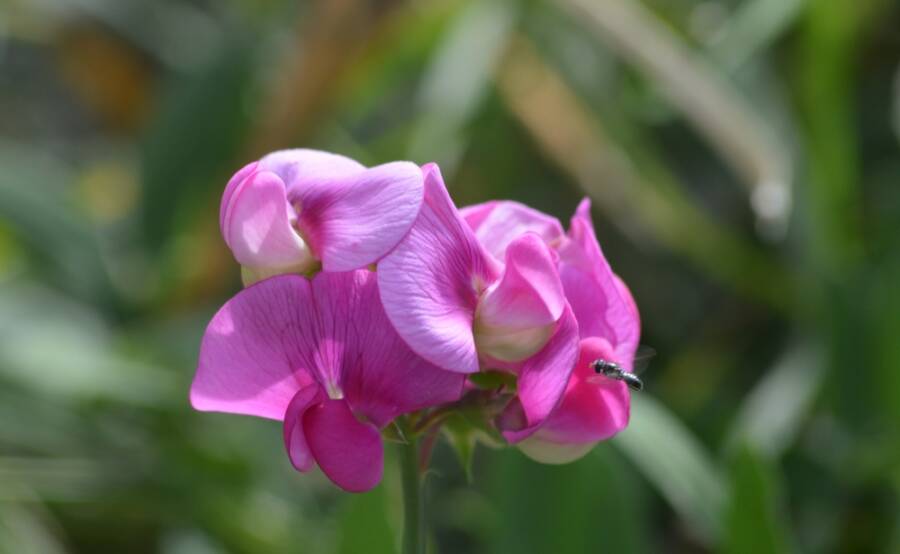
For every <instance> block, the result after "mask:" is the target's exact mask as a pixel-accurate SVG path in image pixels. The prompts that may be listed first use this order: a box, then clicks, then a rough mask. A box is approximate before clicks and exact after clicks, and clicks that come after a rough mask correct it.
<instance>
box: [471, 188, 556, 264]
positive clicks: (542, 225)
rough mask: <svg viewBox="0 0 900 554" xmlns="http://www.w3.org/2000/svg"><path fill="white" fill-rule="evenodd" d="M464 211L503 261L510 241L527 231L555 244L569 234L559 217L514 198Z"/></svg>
mask: <svg viewBox="0 0 900 554" xmlns="http://www.w3.org/2000/svg"><path fill="white" fill-rule="evenodd" d="M460 214H462V217H463V218H464V219H465V221H466V223H468V224H469V227H471V228H472V230H473V231H475V236H476V237H477V238H478V240H479V241H480V242H481V244H482V245H484V247H485V249H486V250H487V251H488V252H490V253H491V254H492V255H493V256H495V257H496V258H497V259H500V260H502V259H503V258H504V255H505V252H506V248H507V247H508V246H509V244H510V243H511V242H512V241H514V240H516V239H517V238H519V237H520V236H522V235H523V234H524V233H535V234H536V235H538V236H539V237H541V240H543V241H544V243H545V244H547V245H548V246H551V247H555V246H556V245H557V244H559V243H560V242H561V241H562V240H563V238H564V237H565V233H564V232H563V229H562V225H560V223H559V220H558V219H556V218H555V217H551V216H549V215H547V214H545V213H542V212H539V211H537V210H535V209H533V208H529V207H528V206H526V205H524V204H520V203H519V202H513V201H510V200H502V201H496V200H495V201H492V202H485V203H484V204H477V205H475V206H467V207H465V208H463V209H462V210H460Z"/></svg>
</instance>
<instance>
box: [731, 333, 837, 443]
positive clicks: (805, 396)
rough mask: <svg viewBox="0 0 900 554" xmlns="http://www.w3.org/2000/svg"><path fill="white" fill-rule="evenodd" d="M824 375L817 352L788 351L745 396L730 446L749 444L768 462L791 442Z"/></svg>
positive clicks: (801, 348)
mask: <svg viewBox="0 0 900 554" xmlns="http://www.w3.org/2000/svg"><path fill="white" fill-rule="evenodd" d="M824 376H825V363H824V362H823V360H822V356H821V353H820V352H817V351H815V350H812V349H811V348H809V347H802V346H798V347H795V348H793V349H792V350H790V351H788V352H787V353H786V354H785V355H784V356H783V357H782V358H781V359H780V360H779V361H778V362H777V363H776V365H775V367H773V368H772V369H771V370H770V371H769V372H768V373H766V374H765V375H764V376H763V378H762V379H761V380H760V382H759V383H758V384H757V385H756V387H755V388H754V389H753V390H752V391H751V392H750V393H749V394H748V395H747V397H746V399H745V400H744V402H743V404H742V406H741V409H740V411H739V413H738V416H737V420H736V422H735V424H734V428H733V430H732V432H731V438H730V440H731V442H732V445H736V444H743V443H746V444H749V445H751V446H752V447H753V448H754V449H755V450H756V451H757V452H759V454H761V455H765V456H767V457H769V458H770V459H775V458H777V457H779V456H780V455H781V454H782V453H783V452H784V451H785V449H787V448H788V447H789V446H790V445H791V444H792V443H793V442H794V439H795V437H796V435H797V432H798V430H799V427H800V424H801V423H803V421H804V416H806V414H807V413H808V412H809V409H810V407H811V405H812V401H813V400H814V398H815V395H816V393H817V392H818V391H819V389H820V387H821V385H822V381H823V378H824Z"/></svg>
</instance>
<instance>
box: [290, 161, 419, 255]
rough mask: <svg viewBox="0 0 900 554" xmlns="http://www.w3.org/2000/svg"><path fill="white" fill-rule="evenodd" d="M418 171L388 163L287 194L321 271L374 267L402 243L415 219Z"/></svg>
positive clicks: (413, 168)
mask: <svg viewBox="0 0 900 554" xmlns="http://www.w3.org/2000/svg"><path fill="white" fill-rule="evenodd" d="M423 194H424V192H423V177H422V170H421V169H420V168H419V167H418V166H417V165H415V164H413V163H410V162H392V163H388V164H384V165H380V166H377V167H373V168H371V169H367V170H364V171H360V172H358V173H355V174H353V175H348V176H343V177H341V178H335V179H330V180H320V181H316V182H315V183H313V182H310V183H306V184H304V185H303V186H298V187H295V188H292V189H291V192H290V200H291V204H292V205H293V206H294V208H295V209H296V210H297V214H298V215H297V217H298V223H297V224H298V227H299V229H300V232H301V234H302V235H303V236H304V237H305V238H306V240H308V241H309V243H310V246H311V247H312V250H313V252H315V254H316V256H317V257H318V258H319V259H320V260H321V261H322V269H323V270H325V271H350V270H353V269H359V268H363V267H366V266H367V265H369V264H372V263H375V262H376V261H378V260H379V259H380V258H381V257H383V256H384V255H385V254H387V253H388V252H390V250H391V249H392V248H394V246H396V245H397V243H398V242H400V239H402V238H403V237H404V236H405V235H406V233H407V232H408V231H409V229H410V227H411V226H412V224H413V221H415V219H416V216H417V215H418V214H419V209H420V208H421V207H422V197H423Z"/></svg>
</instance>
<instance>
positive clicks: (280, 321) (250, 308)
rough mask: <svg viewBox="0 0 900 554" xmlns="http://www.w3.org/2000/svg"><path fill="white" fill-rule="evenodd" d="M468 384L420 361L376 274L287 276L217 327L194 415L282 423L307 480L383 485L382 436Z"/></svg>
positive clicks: (250, 293) (229, 311)
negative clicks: (313, 476)
mask: <svg viewBox="0 0 900 554" xmlns="http://www.w3.org/2000/svg"><path fill="white" fill-rule="evenodd" d="M464 379H465V376H463V375H460V374H455V373H452V372H448V371H444V370H442V369H440V368H438V367H435V366H434V365H432V364H430V363H428V362H427V361H425V360H423V359H422V358H420V357H419V356H417V355H416V354H414V353H413V352H412V351H411V350H410V349H409V348H408V347H407V346H406V344H405V343H404V342H403V341H402V340H401V339H400V337H399V336H398V335H397V333H396V332H395V331H394V329H393V327H392V326H391V324H390V322H389V321H388V319H387V317H386V316H385V313H384V310H383V308H382V307H381V303H380V300H379V297H378V290H377V280H376V277H375V274H374V273H372V272H371V271H368V270H358V271H354V272H347V273H320V274H318V275H317V276H316V277H315V278H313V279H312V280H311V281H310V280H308V279H306V278H304V277H301V276H297V275H282V276H277V277H272V278H270V279H266V280H264V281H261V282H259V283H257V284H255V285H252V286H250V287H248V288H247V289H245V290H243V291H241V292H240V293H238V294H237V295H236V296H235V297H234V298H232V299H231V300H229V301H228V302H227V303H226V304H225V305H224V306H223V307H222V309H220V310H219V312H218V313H217V314H216V315H215V316H214V317H213V319H212V321H211V322H210V324H209V326H208V327H207V329H206V334H205V335H204V337H203V343H202V346H201V349H200V361H199V365H198V368H197V374H196V376H195V377H194V382H193V384H192V386H191V404H192V405H193V406H194V408H196V409H198V410H203V411H216V412H228V413H235V414H245V415H253V416H258V417H264V418H269V419H275V420H281V421H283V429H284V442H285V446H286V448H287V452H288V455H289V457H290V460H291V462H292V464H293V465H294V467H295V468H297V469H298V470H299V471H304V472H305V471H309V470H311V469H312V468H313V466H314V465H316V464H317V465H318V466H319V467H320V468H321V469H322V471H323V472H324V473H325V474H326V475H327V476H328V477H329V478H330V479H331V480H332V481H333V482H334V483H335V484H337V485H338V486H340V487H341V488H343V489H345V490H347V491H351V492H360V491H365V490H369V489H371V488H372V487H374V486H375V485H376V484H378V482H379V481H380V480H381V475H382V468H383V445H382V442H381V435H380V432H379V430H380V429H382V428H384V427H385V426H386V425H387V424H388V423H390V422H391V421H392V420H393V419H394V418H396V417H397V416H399V415H401V414H404V413H409V412H413V411H416V410H420V409H423V408H426V407H429V406H433V405H438V404H444V403H448V402H453V401H455V400H457V399H459V397H460V396H461V394H462V387H463V383H464Z"/></svg>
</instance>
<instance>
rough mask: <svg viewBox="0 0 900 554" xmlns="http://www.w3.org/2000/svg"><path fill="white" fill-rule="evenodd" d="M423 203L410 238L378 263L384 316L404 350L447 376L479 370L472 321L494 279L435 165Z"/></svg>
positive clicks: (427, 171)
mask: <svg viewBox="0 0 900 554" xmlns="http://www.w3.org/2000/svg"><path fill="white" fill-rule="evenodd" d="M422 171H423V172H424V173H425V202H424V204H423V206H422V210H421V212H420V213H419V216H418V218H417V219H416V222H415V224H414V225H413V227H412V229H410V231H409V234H407V235H406V237H405V238H404V239H403V240H402V241H401V242H400V244H398V245H397V247H396V248H395V249H394V250H393V251H392V252H391V253H390V254H389V255H388V256H386V257H385V258H384V259H383V260H382V261H381V262H380V263H379V264H378V283H379V288H380V290H381V299H382V302H383V304H384V308H385V311H386V312H387V315H388V317H389V318H390V320H391V323H392V324H393V326H394V328H395V329H396V330H397V332H398V333H399V334H400V336H401V337H402V338H403V339H404V340H405V341H406V343H407V344H409V346H410V347H411V348H412V349H413V350H414V351H415V352H416V353H417V354H419V355H420V356H422V357H423V358H425V359H426V360H428V361H430V362H432V363H433V364H435V365H438V366H440V367H442V368H444V369H448V370H450V371H457V372H461V373H473V372H475V371H478V354H477V352H476V349H475V338H474V336H473V333H472V323H473V319H474V317H475V308H476V303H477V300H478V294H479V293H480V292H481V291H482V290H483V289H484V288H485V287H486V286H487V285H489V284H490V283H492V282H493V281H494V280H495V278H496V274H497V269H496V268H495V267H494V266H493V262H492V261H491V259H490V257H489V256H488V254H487V253H486V252H485V251H484V250H483V248H482V247H481V245H480V244H479V243H478V241H477V240H476V239H475V237H474V235H473V234H472V231H471V230H470V229H469V228H468V226H467V225H466V224H465V222H464V221H463V220H462V219H461V218H460V216H459V213H458V212H457V211H456V207H455V206H454V205H453V201H452V200H451V199H450V196H449V195H448V194H447V189H446V188H445V187H444V182H443V179H442V178H441V174H440V170H439V169H438V168H437V166H436V165H434V164H429V165H427V166H425V167H423V168H422Z"/></svg>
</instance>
